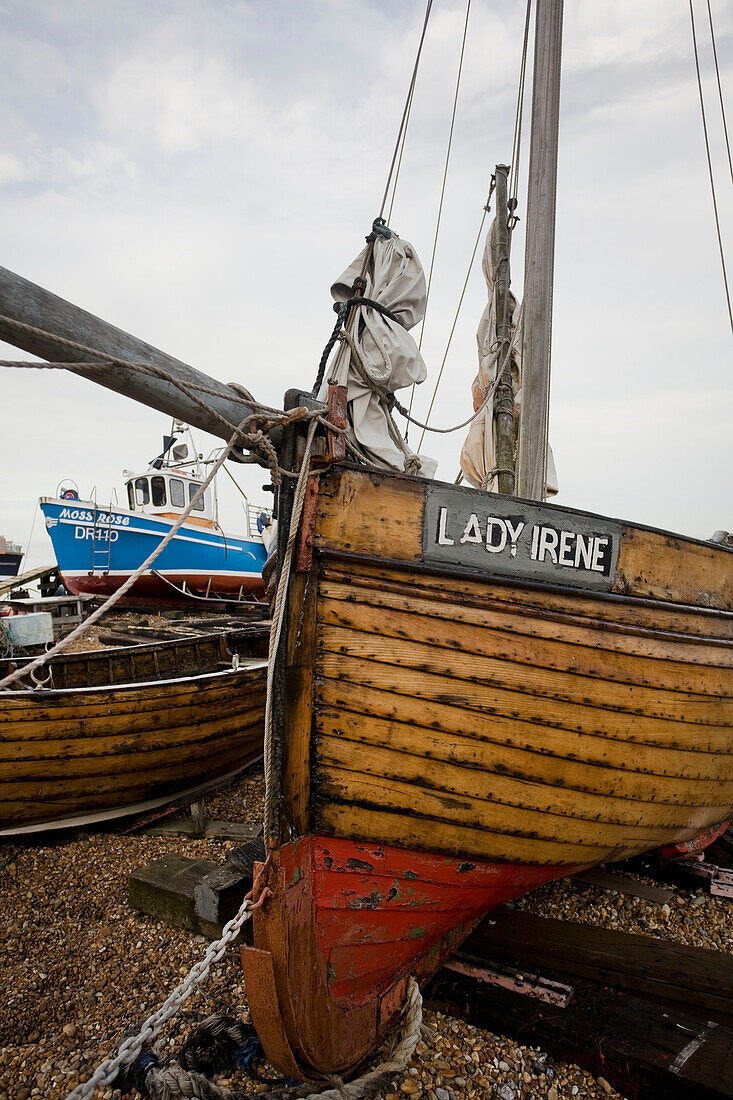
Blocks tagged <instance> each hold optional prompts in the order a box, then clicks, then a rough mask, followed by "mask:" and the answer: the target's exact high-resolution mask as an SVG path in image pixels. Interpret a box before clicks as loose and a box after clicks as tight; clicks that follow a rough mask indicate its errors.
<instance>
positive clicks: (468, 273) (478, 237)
mask: <svg viewBox="0 0 733 1100" xmlns="http://www.w3.org/2000/svg"><path fill="white" fill-rule="evenodd" d="M493 191H494V178H493V176H492V179H491V187H490V189H489V197H488V198H487V200H486V204H485V205H484V212H483V214H482V216H481V222H480V224H479V227H478V233H477V234H476V240H475V241H474V245H473V252H472V253H471V259H470V260H469V261H468V270H467V271H466V278H465V279H464V280H463V287H462V288H461V296H460V298H459V299H458V305H457V306H456V312H455V316H454V317H453V324H452V325H451V330H450V333H449V334H448V343H447V344H446V346H445V351H444V353H443V359H442V362H441V364H440V370H439V371H438V377H437V378H436V380H435V385H434V387H433V395H432V397H431V398H430V405H429V406H428V414H427V416H426V417H425V423H424V424H421V425H420V427H421V428H422V429H423V432H422V435H421V436H420V442H419V443H418V445H417V449H418V451H419V450H420V448H421V447H422V444H423V440H424V438H425V432H426V431H432V430H433V429H431V428H429V427H428V423H429V421H430V414H431V413H432V411H433V405H434V404H435V398H436V397H437V396H438V387H439V386H440V382H441V379H442V377H443V371H444V370H445V364H446V362H447V360H448V352H449V351H450V348H451V344H452V343H453V334H454V333H455V331H456V325H457V324H458V317H459V316H460V312H461V308H462V306H463V299H464V298H465V296H466V289H467V287H468V280H469V279H470V278H471V272H472V270H473V264H474V261H475V259H476V253H477V252H478V246H479V244H480V243H481V236H482V234H483V231H484V225H485V223H486V218H487V215H488V213H489V209H490V206H489V204H490V202H491V196H492V194H493ZM481 408H483V405H482V406H481ZM399 411H400V412H401V411H402V410H399ZM403 415H404V413H403ZM476 415H478V413H476ZM474 419H475V417H473V416H472V417H471V418H470V420H467V421H466V424H470V423H471V420H474ZM415 423H417V422H415ZM459 426H460V427H465V425H459ZM451 430H454V431H455V430H457V428H456V429H451Z"/></svg>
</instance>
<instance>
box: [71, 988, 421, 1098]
mask: <svg viewBox="0 0 733 1100" xmlns="http://www.w3.org/2000/svg"><path fill="white" fill-rule="evenodd" d="M403 1012H404V1023H403V1026H402V1032H401V1035H400V1037H399V1040H396V1041H395V1042H394V1045H393V1048H392V1051H391V1053H390V1054H389V1055H388V1057H387V1058H386V1059H385V1060H384V1061H383V1062H380V1063H379V1064H378V1065H376V1066H375V1067H374V1068H373V1069H371V1070H368V1071H367V1072H366V1073H365V1074H363V1075H362V1076H361V1077H358V1078H356V1079H355V1080H354V1081H344V1080H343V1078H341V1077H339V1076H338V1075H336V1074H331V1075H328V1076H326V1077H325V1078H324V1080H323V1084H322V1087H321V1088H320V1089H318V1088H316V1089H314V1083H313V1081H309V1082H305V1083H303V1084H293V1083H287V1084H286V1085H285V1087H283V1086H282V1083H281V1082H277V1081H269V1080H268V1078H266V1077H264V1076H262V1075H261V1074H260V1073H257V1072H255V1071H253V1070H252V1069H251V1068H250V1066H249V1063H250V1062H251V1060H252V1048H251V1041H250V1036H251V1035H252V1033H253V1031H254V1029H253V1028H251V1025H246V1024H242V1023H241V1022H240V1021H239V1020H235V1019H232V1018H230V1017H222V1016H219V1017H216V1016H212V1017H209V1018H208V1019H207V1020H204V1021H203V1022H202V1023H201V1024H200V1025H199V1027H198V1028H196V1030H195V1031H194V1032H193V1034H192V1035H191V1037H190V1038H189V1039H188V1040H186V1042H185V1043H184V1044H183V1046H182V1048H181V1052H180V1054H179V1057H178V1060H177V1061H175V1060H172V1061H170V1062H167V1063H166V1064H165V1065H161V1064H160V1062H159V1060H158V1056H157V1054H156V1052H155V1050H153V1049H151V1048H142V1049H141V1050H140V1051H139V1052H138V1054H137V1055H136V1058H135V1060H133V1061H131V1062H128V1063H127V1065H126V1066H125V1067H120V1069H119V1070H118V1071H117V1072H116V1077H115V1078H114V1079H111V1078H110V1079H108V1082H107V1083H108V1084H112V1085H113V1086H114V1087H116V1088H119V1089H122V1090H123V1091H126V1090H128V1089H130V1088H137V1089H138V1091H139V1092H141V1093H142V1094H143V1095H144V1096H145V1095H147V1096H148V1097H150V1098H151V1100H180V1098H181V1097H193V1098H196V1100H364V1098H365V1097H367V1096H369V1095H371V1094H372V1093H374V1092H376V1091H377V1089H380V1088H383V1087H385V1086H386V1085H387V1084H388V1083H389V1082H390V1081H391V1079H392V1078H393V1077H395V1075H396V1074H398V1073H402V1072H404V1070H405V1069H406V1068H407V1065H408V1063H409V1062H410V1059H411V1058H412V1056H413V1054H414V1052H415V1047H416V1046H417V1043H418V1040H419V1038H420V1031H421V1028H422V996H421V994H420V990H419V987H418V984H417V982H416V981H415V979H414V978H413V977H411V978H410V979H409V982H408V988H407V997H406V1002H405V1008H404V1009H403ZM207 1043H208V1044H211V1045H212V1046H213V1057H210V1056H209V1053H208V1050H207ZM242 1055H244V1057H241V1056H242ZM235 1069H244V1072H246V1073H249V1074H250V1076H253V1077H256V1079H257V1080H258V1081H260V1082H262V1083H264V1084H268V1083H271V1084H273V1085H276V1086H279V1087H276V1088H273V1089H268V1090H265V1091H261V1092H256V1093H249V1092H246V1093H245V1092H241V1091H239V1090H232V1089H227V1088H224V1087H222V1086H221V1085H217V1084H216V1082H215V1081H213V1080H211V1077H210V1076H209V1074H212V1075H213V1074H216V1073H224V1072H232V1071H233V1070H235ZM281 1081H282V1079H281ZM72 1098H74V1100H76V1095H75V1093H71V1094H70V1096H69V1097H67V1100H72Z"/></svg>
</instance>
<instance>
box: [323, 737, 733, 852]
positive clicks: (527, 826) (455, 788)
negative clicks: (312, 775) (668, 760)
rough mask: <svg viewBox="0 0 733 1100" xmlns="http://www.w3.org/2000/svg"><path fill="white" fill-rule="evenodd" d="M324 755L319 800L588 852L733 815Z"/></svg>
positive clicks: (648, 842)
mask: <svg viewBox="0 0 733 1100" xmlns="http://www.w3.org/2000/svg"><path fill="white" fill-rule="evenodd" d="M336 744H337V743H336ZM322 752H323V756H322V763H320V765H319V769H318V782H317V788H318V794H321V793H322V794H324V795H325V796H327V797H329V798H335V799H337V800H339V801H341V802H347V803H362V804H364V803H365V804H369V805H376V806H381V805H383V804H384V801H385V798H387V799H388V804H389V805H390V806H397V805H399V806H401V808H402V809H403V810H408V811H409V812H410V813H413V814H416V815H418V816H420V817H426V818H434V817H440V818H441V819H442V820H444V821H446V822H447V823H454V824H458V825H467V826H469V827H471V828H477V829H481V828H485V829H490V830H493V831H497V832H498V831H502V830H506V831H508V832H512V833H516V834H520V835H522V836H533V837H541V838H543V839H546V840H566V841H568V842H570V843H573V844H585V845H588V846H589V847H596V846H597V845H599V844H609V843H612V844H614V845H625V844H628V845H633V844H636V843H642V844H643V845H644V846H645V847H646V848H653V847H657V846H659V845H662V844H665V843H667V842H668V838H669V837H670V836H672V835H675V836H676V835H677V834H678V833H680V832H685V833H686V834H688V835H690V836H694V835H695V834H696V833H699V832H700V831H701V830H702V829H705V828H707V827H708V826H709V825H713V824H715V823H717V822H719V821H722V820H723V819H724V818H725V817H726V816H727V815H728V813H729V812H730V803H727V804H724V805H722V806H703V807H695V808H691V807H681V808H679V809H678V808H674V807H669V806H667V807H662V808H661V810H660V811H658V812H656V813H655V812H654V808H650V809H649V811H648V812H647V813H643V812H640V811H641V809H642V808H641V807H640V806H639V803H628V804H626V806H624V804H623V800H622V799H616V800H612V799H609V798H608V797H606V796H602V795H598V796H593V795H588V794H586V793H585V792H577V791H564V790H563V789H562V788H554V789H553V788H551V787H549V786H545V787H543V786H541V785H540V784H536V783H528V782H526V781H524V782H523V781H521V780H512V779H505V780H503V781H502V780H501V778H499V777H494V776H492V777H491V780H488V777H487V779H486V782H485V783H482V779H483V777H482V776H481V774H480V773H475V772H474V773H470V772H468V771H466V770H464V769H462V768H460V767H457V766H456V765H450V764H436V763H435V762H434V761H420V760H419V759H418V758H417V757H415V756H404V755H403V756H402V757H401V758H399V756H398V754H395V753H392V754H391V755H390V750H389V749H375V748H373V747H372V746H357V745H347V746H342V751H341V753H339V751H338V748H337V747H336V745H335V744H334V743H333V742H330V743H328V744H324V745H323V747H322ZM319 755H320V753H319ZM396 756H397V757H398V758H397V759H395V757H396ZM441 772H442V774H443V779H442V781H441V779H440V774H441ZM431 781H432V784H431ZM462 782H463V789H461V788H462ZM380 791H381V794H379V792H380ZM495 792H496V793H495ZM393 799H394V801H393ZM594 807H595V813H594V812H593V809H594ZM581 811H585V813H581ZM586 815H587V816H586ZM624 819H625V820H624ZM660 819H661V821H660ZM675 819H676V820H675ZM665 822H666V823H665ZM426 835H427V831H426Z"/></svg>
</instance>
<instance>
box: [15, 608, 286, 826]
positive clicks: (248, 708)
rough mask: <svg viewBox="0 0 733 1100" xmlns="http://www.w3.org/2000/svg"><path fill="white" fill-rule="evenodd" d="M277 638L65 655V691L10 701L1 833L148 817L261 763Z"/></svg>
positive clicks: (225, 636)
mask: <svg viewBox="0 0 733 1100" xmlns="http://www.w3.org/2000/svg"><path fill="white" fill-rule="evenodd" d="M266 630H267V628H266V626H264V625H262V624H258V625H256V626H249V627H247V628H244V629H240V630H232V631H229V632H218V633H212V634H204V635H199V636H194V637H191V638H182V639H180V640H177V641H171V642H158V643H156V644H154V645H143V646H126V647H119V648H114V649H108V650H101V651H99V652H95V653H76V654H68V655H66V654H62V655H60V656H59V657H57V658H56V659H55V660H54V661H53V662H52V663H51V665H50V668H49V673H50V675H49V679H48V681H47V682H48V683H53V685H54V686H53V687H48V686H46V687H43V688H37V689H35V690H30V691H29V690H18V691H4V692H0V715H1V716H2V717H1V718H0V836H8V835H14V834H19V833H27V832H29V831H36V830H38V829H40V828H48V827H53V828H59V827H62V826H69V825H81V824H89V823H91V822H93V821H99V820H106V819H109V818H114V817H122V816H127V815H130V814H134V813H138V812H142V811H144V810H147V809H152V808H153V807H155V806H160V805H164V804H165V803H166V802H170V801H172V800H173V799H174V798H176V797H182V796H184V795H193V794H195V793H196V792H200V791H203V790H204V789H207V788H209V787H210V786H212V785H214V784H215V783H216V782H217V781H221V780H222V779H224V778H225V777H228V776H230V775H232V774H233V773H236V772H237V771H239V770H241V769H242V768H244V767H247V766H248V765H249V764H251V763H252V762H253V761H255V760H257V759H258V758H259V757H260V756H261V755H262V737H263V715H264V705H265V692H266V679H267V661H266V656H262V652H263V650H264V652H265V654H266V649H267V637H266ZM44 671H45V670H44Z"/></svg>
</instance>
